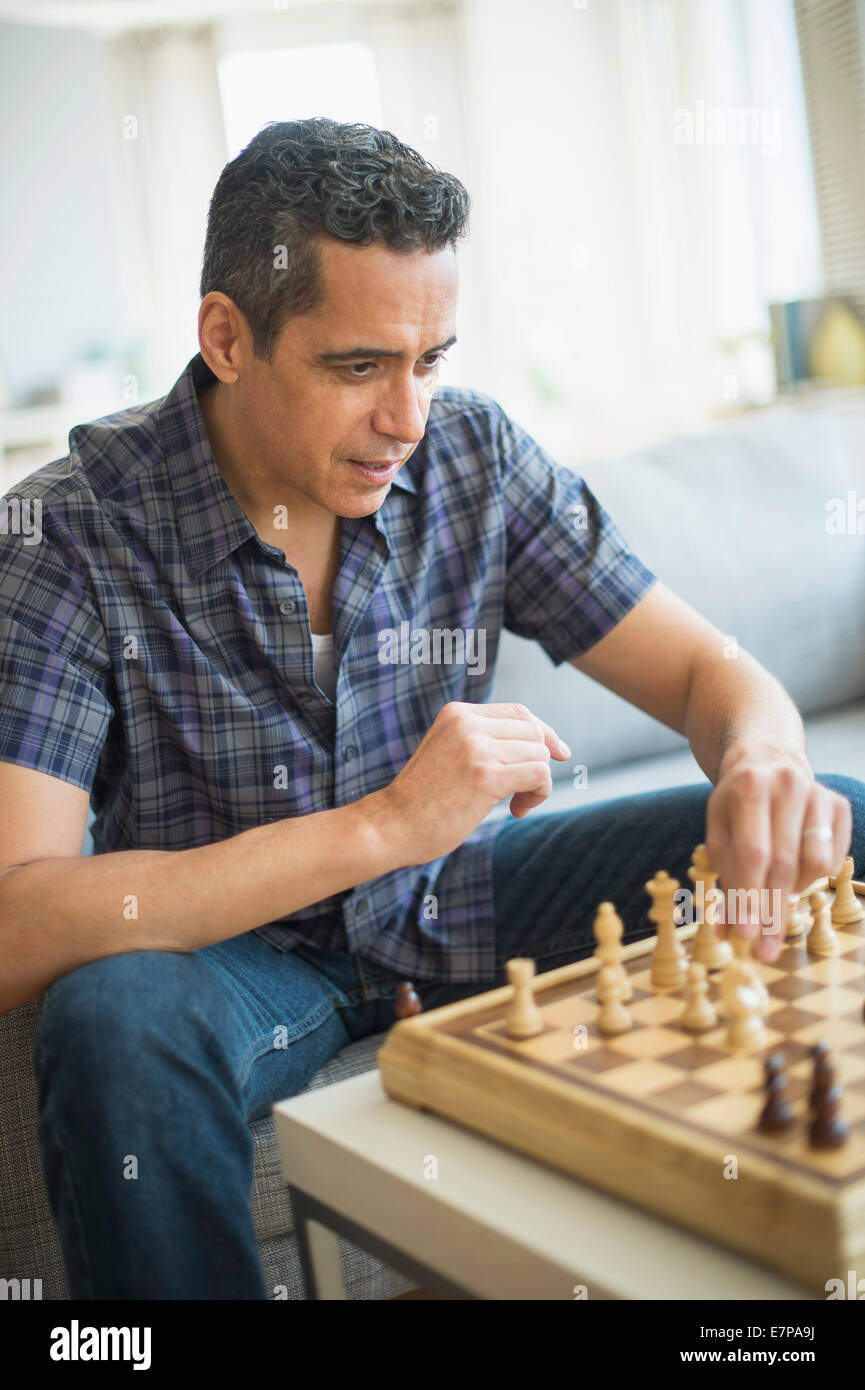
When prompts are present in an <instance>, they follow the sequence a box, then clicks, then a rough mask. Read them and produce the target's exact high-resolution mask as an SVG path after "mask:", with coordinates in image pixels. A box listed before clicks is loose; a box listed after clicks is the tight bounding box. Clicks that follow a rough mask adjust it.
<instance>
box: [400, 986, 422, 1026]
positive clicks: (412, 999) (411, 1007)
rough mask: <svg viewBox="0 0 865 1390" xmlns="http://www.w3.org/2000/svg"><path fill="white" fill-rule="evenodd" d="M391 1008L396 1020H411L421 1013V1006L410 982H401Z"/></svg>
mask: <svg viewBox="0 0 865 1390" xmlns="http://www.w3.org/2000/svg"><path fill="white" fill-rule="evenodd" d="M393 1007H394V1012H395V1014H396V1016H397V1018H413V1017H414V1015H415V1014H419V1013H421V1012H422V1011H423V1004H422V1003H421V1001H420V998H419V996H418V994H417V992H416V990H415V987H414V985H413V984H412V982H411V980H403V982H402V984H401V985H400V987H399V989H398V990H397V995H396V1002H395V1003H394V1006H393Z"/></svg>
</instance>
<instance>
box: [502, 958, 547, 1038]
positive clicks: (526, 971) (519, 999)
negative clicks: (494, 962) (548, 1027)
mask: <svg viewBox="0 0 865 1390" xmlns="http://www.w3.org/2000/svg"><path fill="white" fill-rule="evenodd" d="M506 969H507V974H508V980H509V982H510V983H511V984H512V985H513V987H514V997H513V1000H512V1001H511V1006H510V1008H509V1010H508V1016H507V1019H506V1021H505V1032H506V1033H507V1035H508V1037H509V1038H514V1039H516V1040H517V1041H519V1042H522V1041H524V1040H525V1039H526V1038H535V1037H537V1035H538V1033H542V1032H543V1031H544V1021H543V1019H542V1017H541V1011H540V1009H539V1008H538V1006H537V1004H536V1003H535V995H534V983H533V982H534V978H535V963H534V961H533V960H527V959H525V957H522V956H516V957H515V958H514V959H513V960H509V961H508V963H507V966H506Z"/></svg>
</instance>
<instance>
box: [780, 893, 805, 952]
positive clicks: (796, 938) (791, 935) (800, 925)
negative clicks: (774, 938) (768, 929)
mask: <svg viewBox="0 0 865 1390" xmlns="http://www.w3.org/2000/svg"><path fill="white" fill-rule="evenodd" d="M800 904H801V899H800V897H799V894H798V893H791V894H790V896H789V898H788V899H787V915H786V917H785V918H784V940H785V941H790V942H792V943H793V944H794V945H797V946H798V945H800V944H801V941H802V936H803V935H804V932H805V923H804V922H803V920H802V911H801V906H800Z"/></svg>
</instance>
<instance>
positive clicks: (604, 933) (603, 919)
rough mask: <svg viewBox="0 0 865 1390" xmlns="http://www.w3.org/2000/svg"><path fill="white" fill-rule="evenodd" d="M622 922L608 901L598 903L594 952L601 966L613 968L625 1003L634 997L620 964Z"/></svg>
mask: <svg viewBox="0 0 865 1390" xmlns="http://www.w3.org/2000/svg"><path fill="white" fill-rule="evenodd" d="M624 929H625V928H624V923H623V922H622V919H621V917H620V916H619V914H618V913H617V912H616V909H615V908H614V906H613V904H612V903H610V902H604V903H600V904H599V906H598V911H597V913H596V914H595V921H594V927H593V930H594V933H595V940H596V941H597V943H598V949H597V951H596V952H595V955H596V956H597V958H598V960H599V961H600V962H601V965H602V966H609V967H610V968H611V969H614V970H615V972H616V975H617V978H618V980H619V982H620V984H621V987H622V1002H623V1003H625V1004H627V1003H628V1001H629V1000H631V999H633V997H634V986H633V985H632V984H631V977H630V975H629V974H628V972H627V970H626V969H625V967H624V965H623V964H622V957H623V955H624V948H623V946H622V932H623V931H624Z"/></svg>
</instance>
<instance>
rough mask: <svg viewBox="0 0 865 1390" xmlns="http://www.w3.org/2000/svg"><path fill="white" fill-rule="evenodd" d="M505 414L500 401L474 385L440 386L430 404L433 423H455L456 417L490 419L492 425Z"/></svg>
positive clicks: (481, 420) (479, 419)
mask: <svg viewBox="0 0 865 1390" xmlns="http://www.w3.org/2000/svg"><path fill="white" fill-rule="evenodd" d="M503 414H504V411H503V410H502V407H501V406H500V405H499V403H498V401H497V400H495V399H494V398H493V397H492V396H490V395H488V394H487V393H486V391H478V390H476V389H475V388H474V387H472V386H453V385H448V386H439V387H437V388H436V392H435V395H434V396H433V399H432V405H431V406H430V423H431V424H436V425H437V424H442V425H447V424H453V423H454V421H455V420H456V419H472V420H474V421H475V422H484V421H488V422H490V423H491V425H492V426H494V425H495V423H496V421H497V420H498V419H499V418H500V417H501V416H502V415H503Z"/></svg>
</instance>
